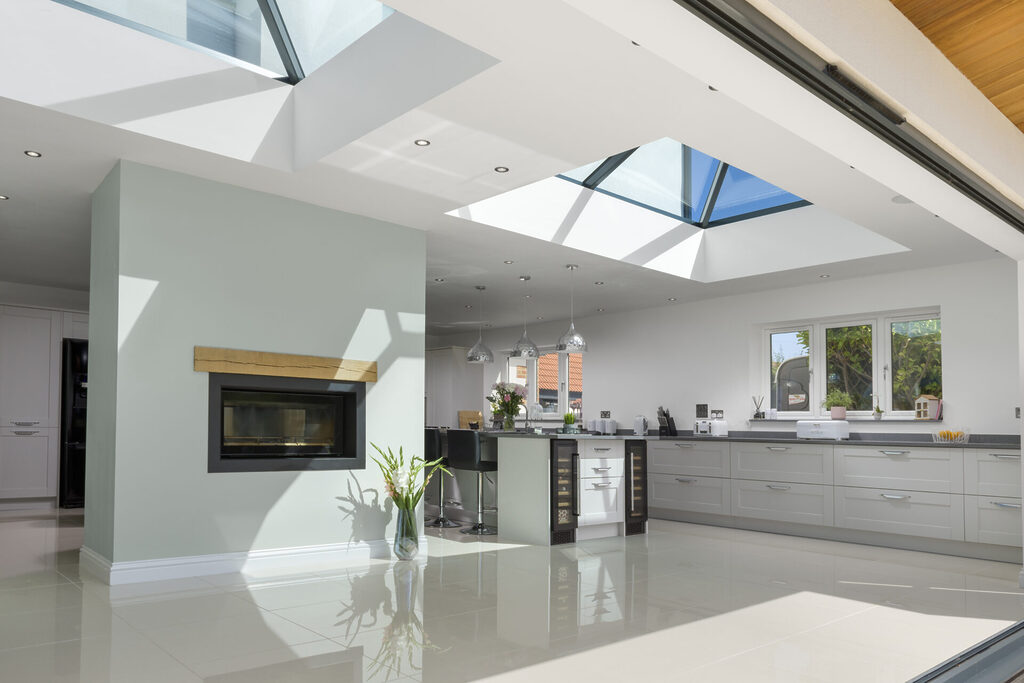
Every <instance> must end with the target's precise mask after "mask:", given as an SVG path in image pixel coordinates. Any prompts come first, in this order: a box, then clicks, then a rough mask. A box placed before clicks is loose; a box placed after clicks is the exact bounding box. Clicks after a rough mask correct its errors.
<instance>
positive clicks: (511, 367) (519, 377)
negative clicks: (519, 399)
mask: <svg viewBox="0 0 1024 683" xmlns="http://www.w3.org/2000/svg"><path fill="white" fill-rule="evenodd" d="M529 363H530V359H528V358H509V359H508V374H506V375H505V376H506V377H508V381H509V382H511V383H512V384H518V385H520V386H523V387H526V395H527V396H529V395H530V388H529V387H530V385H529V382H527V377H528V376H529ZM524 403H526V402H524ZM527 408H528V406H527V405H521V406H519V414H520V415H521V416H523V417H526V409H527Z"/></svg>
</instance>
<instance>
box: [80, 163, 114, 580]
mask: <svg viewBox="0 0 1024 683" xmlns="http://www.w3.org/2000/svg"><path fill="white" fill-rule="evenodd" d="M120 199H121V165H120V163H119V164H117V165H116V166H114V169H113V170H112V171H111V172H110V173H109V174H108V175H107V177H106V179H105V180H104V181H103V182H102V183H101V184H100V186H99V188H97V190H96V192H94V193H93V196H92V238H91V242H92V243H91V247H90V260H89V267H90V271H89V412H88V422H87V424H86V429H85V440H86V443H88V444H89V459H88V461H87V466H86V470H85V517H86V519H87V520H88V523H87V524H86V525H85V539H84V541H83V543H84V545H85V547H87V548H90V549H91V550H93V551H95V552H97V553H99V554H100V555H102V556H103V557H105V558H107V559H108V560H109V559H110V558H111V557H112V556H113V546H114V502H115V498H114V462H115V461H114V442H115V424H116V422H115V409H116V406H117V267H118V264H117V254H118V244H117V233H118V225H119V222H120Z"/></svg>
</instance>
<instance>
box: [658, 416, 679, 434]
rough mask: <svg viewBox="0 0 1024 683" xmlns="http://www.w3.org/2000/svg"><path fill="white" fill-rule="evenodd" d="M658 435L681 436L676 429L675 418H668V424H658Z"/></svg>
mask: <svg viewBox="0 0 1024 683" xmlns="http://www.w3.org/2000/svg"><path fill="white" fill-rule="evenodd" d="M658 436H679V432H677V431H676V421H675V418H672V417H670V418H668V425H658Z"/></svg>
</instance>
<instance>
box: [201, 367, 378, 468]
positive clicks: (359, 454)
mask: <svg viewBox="0 0 1024 683" xmlns="http://www.w3.org/2000/svg"><path fill="white" fill-rule="evenodd" d="M365 398H366V385H365V384H364V383H363V382H339V381H334V380H324V379H302V378H291V377H264V376H257V375H232V374H224V373H216V372H211V373H210V424H209V468H208V471H209V472H278V471H294V470H348V469H363V468H364V467H365V466H366V452H365V436H364V435H365V422H366V414H365V408H364V403H365Z"/></svg>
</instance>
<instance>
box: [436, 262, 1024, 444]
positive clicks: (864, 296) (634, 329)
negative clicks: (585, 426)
mask: <svg viewBox="0 0 1024 683" xmlns="http://www.w3.org/2000/svg"><path fill="white" fill-rule="evenodd" d="M935 306H938V307H939V308H940V310H941V314H942V354H943V363H942V368H943V396H944V403H943V406H944V407H943V411H944V422H945V424H946V425H951V426H952V425H955V426H961V427H966V428H969V429H970V430H972V431H973V432H974V433H1005V434H1017V433H1019V432H1020V423H1019V421H1018V420H1017V419H1016V418H1015V416H1014V407H1015V406H1018V405H1020V403H1021V400H1020V390H1019V388H1018V380H1017V377H1018V366H1019V360H1018V344H1017V334H1018V333H1017V324H1018V309H1017V268H1016V263H1015V262H1014V261H1012V260H1010V259H1007V258H1003V257H996V258H993V259H990V260H986V261H981V262H975V263H967V264H961V265H957V266H949V267H942V268H934V269H925V270H918V271H909V272H905V273H897V274H890V275H882V276H872V277H869V278H860V279H850V280H838V281H829V282H822V283H815V284H812V285H805V286H802V287H793V288H787V289H778V290H771V291H764V292H757V293H754V294H745V295H738V296H730V297H723V298H719V299H709V300H705V301H699V302H695V303H687V304H681V305H675V306H665V307H658V308H651V309H642V310H637V311H632V312H626V313H617V314H606V315H600V316H592V317H589V318H581V319H578V320H577V321H576V327H577V329H578V330H579V331H580V333H581V334H583V335H584V337H585V338H586V339H587V342H588V344H589V349H590V350H589V351H588V352H587V354H586V355H585V356H584V360H583V389H584V403H583V405H584V417H585V418H586V419H589V418H591V417H597V415H598V411H600V410H610V411H612V417H613V418H615V419H617V420H618V421H619V424H620V427H627V428H628V427H630V426H631V425H632V420H633V416H634V415H636V414H643V415H646V416H647V417H648V418H649V419H650V420H651V421H652V423H654V417H655V414H656V410H657V407H658V406H659V405H664V406H665V407H666V408H669V409H670V410H671V411H672V412H673V414H674V415H675V417H676V423H677V426H678V427H679V428H681V429H688V428H690V427H692V421H693V419H694V417H695V415H694V405H695V404H696V403H708V404H710V407H711V408H721V409H724V410H725V416H726V418H727V419H728V420H729V426H730V428H731V429H733V430H737V429H738V430H745V429H751V428H752V429H758V430H761V429H773V428H774V429H784V430H789V431H792V430H793V429H794V427H793V423H792V422H780V423H778V424H772V425H766V424H765V423H756V424H755V425H753V426H751V425H749V424H748V423H747V418H749V417H750V415H751V414H752V412H753V405H752V403H751V400H750V397H751V395H752V394H763V393H764V390H763V389H761V388H760V387H759V386H758V380H759V378H760V370H761V368H760V366H759V365H758V360H759V356H760V342H759V337H758V331H759V330H760V329H761V328H762V327H763V326H764V325H765V324H770V323H774V322H783V321H790V320H801V319H814V318H824V317H831V316H837V315H848V314H854V315H856V314H861V313H868V312H881V311H887V310H893V309H911V308H922V307H935ZM565 327H566V322H565V321H559V322H550V323H545V324H543V325H531V326H530V336H531V337H532V338H533V340H534V341H535V342H537V343H538V344H541V345H543V344H545V343H553V342H554V341H555V340H556V339H557V338H558V336H559V335H561V334H562V332H564V330H565ZM474 334H475V333H474ZM519 334H520V330H519V329H518V328H508V329H501V330H485V333H484V337H485V341H486V342H487V344H488V345H489V346H490V347H491V348H492V349H494V351H495V355H498V354H499V352H500V350H507V349H509V348H511V346H512V344H513V343H514V342H515V340H516V339H518V337H519ZM469 337H470V336H469V335H462V336H460V337H456V336H450V337H447V338H446V342H447V343H449V344H452V343H459V342H461V343H467V341H470V338H469ZM500 365H502V364H501V363H500V362H498V363H495V366H491V367H489V368H488V369H487V371H485V380H484V385H485V386H484V387H483V388H484V389H486V388H487V385H489V383H490V382H492V381H493V375H494V374H495V373H496V372H497V371H498V366H500ZM485 393H486V391H485ZM655 424H656V423H655ZM851 428H852V429H853V430H854V431H902V432H915V431H916V432H921V431H930V430H929V429H928V426H927V425H921V424H919V423H910V424H899V423H888V424H886V423H882V424H878V423H875V422H866V423H857V422H854V423H852V427H851Z"/></svg>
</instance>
